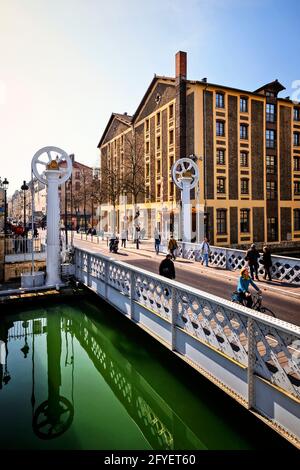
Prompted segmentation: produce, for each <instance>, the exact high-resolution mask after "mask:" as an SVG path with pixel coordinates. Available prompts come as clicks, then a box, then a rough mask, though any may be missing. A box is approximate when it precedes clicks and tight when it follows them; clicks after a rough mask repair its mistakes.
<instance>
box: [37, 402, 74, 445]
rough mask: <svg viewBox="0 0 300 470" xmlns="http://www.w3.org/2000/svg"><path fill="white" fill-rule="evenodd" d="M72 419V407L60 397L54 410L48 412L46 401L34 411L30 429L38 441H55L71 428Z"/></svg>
mask: <svg viewBox="0 0 300 470" xmlns="http://www.w3.org/2000/svg"><path fill="white" fill-rule="evenodd" d="M73 417H74V408H73V405H72V404H71V403H70V402H69V400H67V398H65V397H62V396H60V397H59V400H58V403H57V404H56V407H55V409H51V410H50V407H49V401H48V400H46V401H44V402H43V403H42V404H41V405H40V406H39V407H38V408H37V409H36V411H35V413H34V416H33V421H32V427H33V430H34V433H35V434H36V435H37V436H38V437H39V438H40V439H44V440H48V439H55V438H56V437H58V436H61V435H62V434H63V433H64V432H65V431H66V430H67V429H68V428H69V427H70V426H71V424H72V421H73Z"/></svg>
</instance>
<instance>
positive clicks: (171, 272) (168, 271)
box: [159, 253, 175, 279]
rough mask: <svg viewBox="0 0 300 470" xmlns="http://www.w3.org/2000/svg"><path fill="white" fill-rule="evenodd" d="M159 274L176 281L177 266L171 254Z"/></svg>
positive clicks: (164, 261)
mask: <svg viewBox="0 0 300 470" xmlns="http://www.w3.org/2000/svg"><path fill="white" fill-rule="evenodd" d="M159 274H160V275H161V276H164V277H167V278H168V279H175V266H174V263H173V261H172V255H170V254H169V253H168V254H167V256H166V257H165V259H163V260H162V262H161V263H160V265H159Z"/></svg>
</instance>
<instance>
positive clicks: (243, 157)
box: [240, 152, 249, 167]
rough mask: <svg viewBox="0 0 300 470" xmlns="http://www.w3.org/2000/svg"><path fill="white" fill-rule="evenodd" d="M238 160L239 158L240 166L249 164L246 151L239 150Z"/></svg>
mask: <svg viewBox="0 0 300 470" xmlns="http://www.w3.org/2000/svg"><path fill="white" fill-rule="evenodd" d="M240 160H241V166H243V167H247V166H249V160H248V152H241V155H240Z"/></svg>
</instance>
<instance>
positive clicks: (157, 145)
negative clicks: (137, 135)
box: [156, 135, 160, 150]
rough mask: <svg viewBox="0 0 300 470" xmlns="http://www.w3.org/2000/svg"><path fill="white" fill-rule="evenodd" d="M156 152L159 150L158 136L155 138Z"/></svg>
mask: <svg viewBox="0 0 300 470" xmlns="http://www.w3.org/2000/svg"><path fill="white" fill-rule="evenodd" d="M156 150H160V135H159V136H157V137H156Z"/></svg>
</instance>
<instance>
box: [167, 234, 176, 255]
mask: <svg viewBox="0 0 300 470" xmlns="http://www.w3.org/2000/svg"><path fill="white" fill-rule="evenodd" d="M177 248H178V245H177V241H176V240H175V238H174V237H173V235H171V237H170V240H169V244H168V250H169V252H170V255H171V256H172V258H173V260H174V261H175V259H176V256H175V251H176V250H177Z"/></svg>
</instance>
